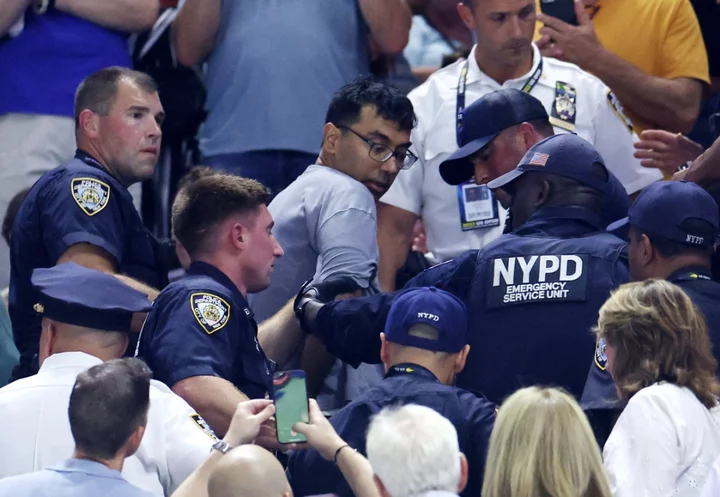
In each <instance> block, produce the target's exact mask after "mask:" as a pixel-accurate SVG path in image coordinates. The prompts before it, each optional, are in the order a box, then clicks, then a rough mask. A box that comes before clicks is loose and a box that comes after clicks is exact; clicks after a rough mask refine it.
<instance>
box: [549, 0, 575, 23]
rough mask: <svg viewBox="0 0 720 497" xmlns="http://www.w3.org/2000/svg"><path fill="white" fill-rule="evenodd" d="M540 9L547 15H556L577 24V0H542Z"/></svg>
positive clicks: (562, 19)
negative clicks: (575, 0)
mask: <svg viewBox="0 0 720 497" xmlns="http://www.w3.org/2000/svg"><path fill="white" fill-rule="evenodd" d="M540 10H541V11H542V13H543V14H545V15H548V16H552V17H556V18H558V19H560V20H561V21H565V22H566V23H568V24H572V25H573V26H577V23H578V22H577V16H576V15H575V2H574V1H573V0H540Z"/></svg>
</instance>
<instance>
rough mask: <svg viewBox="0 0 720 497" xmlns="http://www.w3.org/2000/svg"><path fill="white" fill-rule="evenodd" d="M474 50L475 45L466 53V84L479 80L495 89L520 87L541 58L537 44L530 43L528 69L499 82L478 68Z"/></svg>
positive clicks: (532, 72) (454, 84)
mask: <svg viewBox="0 0 720 497" xmlns="http://www.w3.org/2000/svg"><path fill="white" fill-rule="evenodd" d="M475 50H477V45H475V46H474V47H473V49H472V50H471V51H470V55H468V60H469V61H470V63H469V64H468V77H467V83H466V84H468V85H470V84H473V83H478V82H479V83H481V84H484V85H488V86H491V87H493V88H494V89H496V90H499V89H500V88H514V87H515V86H518V87H521V86H522V85H524V84H525V82H526V81H527V80H528V78H529V77H530V76H532V75H533V74H534V73H535V70H536V69H537V67H538V65H540V60H541V59H542V56H541V55H540V50H538V47H537V45H535V43H532V51H533V63H532V67H531V68H530V70H529V71H528V72H527V73H526V74H523V75H522V76H520V77H518V78H515V79H509V80H507V81H505V83H503V84H500V83H498V82H497V81H495V80H494V79H492V78H491V77H490V76H488V75H487V74H485V73H484V72H482V71H481V70H480V67H479V66H478V63H477V59H476V58H475ZM453 87H454V88H456V87H457V81H454V82H453Z"/></svg>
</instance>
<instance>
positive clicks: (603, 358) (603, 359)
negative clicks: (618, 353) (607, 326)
mask: <svg viewBox="0 0 720 497" xmlns="http://www.w3.org/2000/svg"><path fill="white" fill-rule="evenodd" d="M606 345H607V344H606V342H605V339H604V338H598V340H597V345H595V365H596V366H597V367H599V368H600V370H601V371H605V368H606V367H607V352H606V350H605V346H606Z"/></svg>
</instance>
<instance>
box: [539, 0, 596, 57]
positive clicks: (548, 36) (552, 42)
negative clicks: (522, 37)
mask: <svg viewBox="0 0 720 497" xmlns="http://www.w3.org/2000/svg"><path fill="white" fill-rule="evenodd" d="M575 14H576V16H577V20H578V25H577V26H572V25H571V24H568V23H566V22H564V21H561V20H560V19H557V18H555V17H552V16H548V15H545V14H542V13H539V14H538V15H537V19H538V21H540V22H542V23H543V24H544V26H543V27H542V28H540V34H541V35H542V36H541V37H540V38H539V39H538V40H537V46H538V48H539V49H540V52H541V53H542V55H543V56H545V57H553V58H555V59H560V60H565V61H567V62H572V63H573V64H577V65H579V66H580V67H582V68H583V69H585V68H590V67H591V66H590V64H592V62H594V61H595V60H597V59H598V58H599V56H600V54H601V52H603V47H602V45H601V44H600V41H598V38H597V35H596V34H595V27H594V26H593V23H592V20H591V19H590V14H588V12H587V10H586V9H585V4H584V3H583V1H582V0H575Z"/></svg>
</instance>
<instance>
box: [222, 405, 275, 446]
mask: <svg viewBox="0 0 720 497" xmlns="http://www.w3.org/2000/svg"><path fill="white" fill-rule="evenodd" d="M273 414H275V405H274V404H273V401H272V400H269V399H255V400H246V401H244V402H240V403H239V404H238V406H237V409H236V410H235V414H233V418H232V420H231V421H230V427H229V428H228V431H227V433H226V434H225V438H223V440H225V442H227V443H228V444H230V445H231V446H233V447H237V446H238V445H243V444H248V443H251V442H252V441H253V440H255V438H256V437H257V436H258V435H259V433H260V427H261V426H262V425H263V424H264V423H266V422H267V420H269V419H270V418H271V417H272V415H273Z"/></svg>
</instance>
